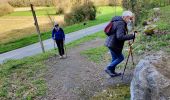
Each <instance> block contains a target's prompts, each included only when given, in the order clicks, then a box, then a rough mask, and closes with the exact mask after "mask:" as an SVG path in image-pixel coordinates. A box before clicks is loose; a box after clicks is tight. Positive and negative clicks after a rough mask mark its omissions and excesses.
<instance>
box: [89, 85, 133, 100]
mask: <svg viewBox="0 0 170 100" xmlns="http://www.w3.org/2000/svg"><path fill="white" fill-rule="evenodd" d="M91 100H130V89H129V85H119V86H115V87H110V88H108V89H106V90H104V91H103V92H102V93H99V94H97V95H95V96H94V97H92V98H91Z"/></svg>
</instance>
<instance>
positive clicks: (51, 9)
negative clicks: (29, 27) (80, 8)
mask: <svg viewBox="0 0 170 100" xmlns="http://www.w3.org/2000/svg"><path fill="white" fill-rule="evenodd" d="M47 12H49V14H51V15H54V14H55V13H56V9H55V7H46V8H44V9H39V10H36V15H37V16H46V15H47ZM7 16H32V12H31V10H29V11H15V12H13V13H11V14H8V15H7Z"/></svg>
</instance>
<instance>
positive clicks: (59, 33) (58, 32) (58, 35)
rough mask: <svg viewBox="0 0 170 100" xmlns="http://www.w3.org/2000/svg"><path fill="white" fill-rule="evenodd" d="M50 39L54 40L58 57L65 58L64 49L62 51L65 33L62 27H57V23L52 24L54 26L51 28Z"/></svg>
mask: <svg viewBox="0 0 170 100" xmlns="http://www.w3.org/2000/svg"><path fill="white" fill-rule="evenodd" d="M52 39H53V40H54V41H55V42H56V44H57V47H58V52H59V55H60V56H59V58H60V59H61V58H65V55H64V54H65V51H64V41H65V34H64V31H63V29H62V28H60V27H59V24H58V23H55V24H54V28H53V30H52Z"/></svg>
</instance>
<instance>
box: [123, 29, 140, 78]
mask: <svg viewBox="0 0 170 100" xmlns="http://www.w3.org/2000/svg"><path fill="white" fill-rule="evenodd" d="M137 33H138V32H137V31H134V35H136V34H137ZM134 42H135V39H133V42H132V43H130V41H129V47H130V49H129V54H128V58H127V61H126V64H125V68H124V71H123V74H122V80H123V77H124V74H125V71H126V68H127V64H128V61H129V57H130V55H131V58H132V63H133V66H135V63H134V59H133V48H132V44H133V43H134Z"/></svg>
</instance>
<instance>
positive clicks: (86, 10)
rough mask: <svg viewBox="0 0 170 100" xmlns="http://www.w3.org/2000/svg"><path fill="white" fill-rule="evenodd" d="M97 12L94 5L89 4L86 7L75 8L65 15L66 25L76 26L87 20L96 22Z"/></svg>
mask: <svg viewBox="0 0 170 100" xmlns="http://www.w3.org/2000/svg"><path fill="white" fill-rule="evenodd" d="M96 12H97V11H96V7H95V6H94V4H93V3H92V2H88V3H85V4H84V5H79V6H75V7H73V8H72V9H71V12H70V13H67V14H65V16H64V20H65V22H66V24H75V23H78V22H82V21H85V20H95V18H96Z"/></svg>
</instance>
